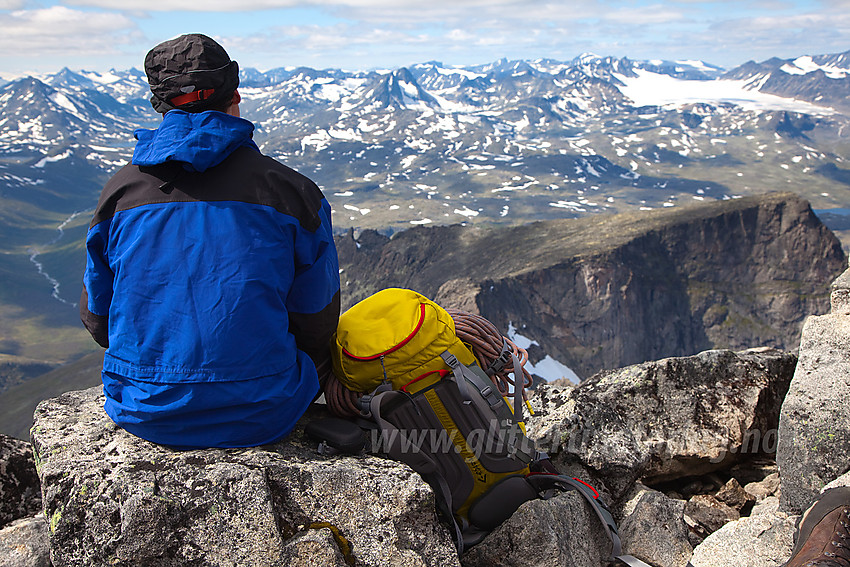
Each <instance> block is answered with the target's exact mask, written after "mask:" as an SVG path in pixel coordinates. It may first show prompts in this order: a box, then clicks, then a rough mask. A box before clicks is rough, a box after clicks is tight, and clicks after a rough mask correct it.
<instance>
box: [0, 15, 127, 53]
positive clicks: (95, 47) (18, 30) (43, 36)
mask: <svg viewBox="0 0 850 567" xmlns="http://www.w3.org/2000/svg"><path fill="white" fill-rule="evenodd" d="M0 29H2V30H3V32H2V33H0V51H2V52H4V55H6V56H15V57H37V56H40V55H44V54H56V53H65V54H67V53H74V54H76V55H81V54H87V53H94V54H102V53H104V52H106V53H109V52H110V51H114V50H115V48H116V46H117V45H122V44H128V43H130V41H131V40H132V38H136V37H137V36H138V33H137V32H136V24H135V23H134V22H133V21H132V20H130V19H129V18H127V17H126V16H124V15H121V14H114V13H98V12H83V11H79V10H72V9H70V8H66V7H64V6H52V7H50V8H45V9H42V10H18V11H13V12H8V13H0Z"/></svg>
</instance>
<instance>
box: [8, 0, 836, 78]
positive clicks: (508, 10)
mask: <svg viewBox="0 0 850 567" xmlns="http://www.w3.org/2000/svg"><path fill="white" fill-rule="evenodd" d="M182 33H204V34H206V35H209V36H211V37H213V38H215V39H216V40H218V41H219V42H220V43H221V44H222V45H224V47H225V48H226V49H227V51H228V52H229V53H230V56H231V58H233V59H235V60H237V61H238V62H239V64H240V66H241V67H243V68H247V67H254V68H257V69H259V70H261V71H266V70H269V69H273V68H277V67H290V66H307V67H313V68H317V69H326V68H335V69H345V70H351V71H355V70H370V69H382V68H397V67H401V66H404V65H412V64H415V63H423V62H426V61H440V62H442V63H444V64H446V65H477V64H482V63H489V62H492V61H496V60H498V59H500V58H508V59H538V58H551V59H556V60H562V61H569V60H571V59H572V58H574V57H576V56H578V55H580V54H582V53H588V52H589V53H595V54H597V55H602V56H607V55H611V56H616V57H629V58H631V59H639V60H641V59H668V60H696V59H699V60H703V61H706V62H708V63H711V64H714V65H718V66H721V67H724V68H726V69H731V68H734V67H736V66H737V65H740V64H742V63H744V62H746V61H749V60H754V61H763V60H765V59H769V58H770V57H780V58H782V59H790V58H795V57H798V56H800V55H820V54H829V53H842V52H844V51H848V50H850V0H705V1H703V0H668V1H653V0H648V1H645V0H571V1H559V0H426V1H422V0H418V1H416V2H413V1H408V0H170V1H167V2H151V1H150V0H125V1H121V0H64V1H58V2H56V1H30V0H0V76H3V77H7V78H8V77H14V76H20V75H23V74H27V73H51V72H56V71H59V70H60V69H62V68H63V67H68V68H70V69H72V70H74V71H79V70H87V71H98V72H105V71H108V70H109V69H118V70H124V69H129V68H131V67H136V68H141V67H142V62H143V61H144V56H145V53H147V51H148V50H149V49H150V48H151V47H153V46H154V45H156V44H157V43H159V42H161V41H164V40H166V39H170V38H172V37H175V36H177V35H180V34H182Z"/></svg>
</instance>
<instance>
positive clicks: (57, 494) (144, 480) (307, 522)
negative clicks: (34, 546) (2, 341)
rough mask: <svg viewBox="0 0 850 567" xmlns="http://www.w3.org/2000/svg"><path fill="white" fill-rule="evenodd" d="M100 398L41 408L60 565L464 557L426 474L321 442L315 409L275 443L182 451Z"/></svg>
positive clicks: (40, 439) (43, 471)
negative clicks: (308, 427) (138, 431)
mask: <svg viewBox="0 0 850 567" xmlns="http://www.w3.org/2000/svg"><path fill="white" fill-rule="evenodd" d="M102 406H103V398H102V394H101V392H100V388H92V389H89V390H83V391H78V392H69V393H66V394H63V395H62V396H60V397H58V398H54V399H51V400H46V401H44V402H42V403H41V404H40V405H39V407H38V409H37V410H36V414H35V426H34V428H33V449H34V452H35V455H36V463H37V467H38V472H39V477H40V478H41V481H42V485H43V487H44V490H43V496H44V511H45V514H46V518H47V521H48V525H49V532H50V547H51V550H52V553H53V562H54V565H57V566H58V565H61V566H87V567H89V566H97V565H123V566H135V565H138V566H142V565H144V566H146V567H150V566H168V565H254V566H263V565H302V564H303V565H307V564H309V565H317V564H321V565H354V564H356V565H364V566H367V565H375V566H377V565H400V566H431V565H434V566H444V565H458V558H457V553H456V550H455V547H454V544H453V542H452V540H451V537H450V535H449V533H448V531H447V530H446V529H445V528H444V527H443V525H441V524H440V522H439V520H438V518H437V515H436V512H435V506H434V497H433V493H432V492H431V490H430V488H429V487H428V486H427V485H426V484H425V483H424V482H423V481H422V480H421V478H420V477H419V476H418V475H417V474H415V473H413V472H412V471H411V470H410V469H409V468H408V467H406V466H404V465H400V464H397V463H394V462H392V461H388V460H385V459H381V458H377V457H371V456H354V457H335V458H327V457H322V456H320V455H318V454H317V453H316V450H315V449H316V447H315V445H314V444H313V443H312V442H311V441H309V440H308V439H307V438H306V437H305V436H304V434H303V429H302V427H303V425H304V424H305V423H306V422H308V421H309V419H310V416H309V415H308V416H307V419H302V420H301V423H300V425H299V428H298V429H296V431H295V432H293V434H292V435H290V436H289V437H288V438H287V439H286V440H285V441H283V442H281V443H278V444H275V445H269V446H264V447H255V448H248V449H225V450H215V449H206V450H202V451H183V452H178V451H172V450H170V449H167V448H164V447H161V446H159V445H155V444H153V443H149V442H147V441H144V440H142V439H139V438H137V437H134V436H132V435H130V434H128V433H126V432H124V431H123V430H122V429H120V428H118V427H116V426H115V425H114V424H113V423H112V421H111V420H110V419H109V417H108V416H107V415H106V414H105V413H104V411H103V409H102ZM311 411H313V412H316V411H317V410H311ZM314 560H316V561H319V562H318V563H316V562H315V561H314Z"/></svg>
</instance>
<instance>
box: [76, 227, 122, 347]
mask: <svg viewBox="0 0 850 567" xmlns="http://www.w3.org/2000/svg"><path fill="white" fill-rule="evenodd" d="M108 225H109V223H108V222H107V221H105V222H101V223H100V224H98V225H95V226H93V227H92V228H90V229H89V232H88V235H87V236H86V271H85V273H84V274H83V294H82V297H80V319H81V320H82V322H83V325H84V326H85V328H86V329H88V331H89V333H91V336H92V337H93V338H94V340H95V342H97V344H99V345H100V346H102V347H104V348H108V347H109V306H110V304H111V303H112V281H113V279H114V274H113V273H112V270H111V269H110V267H109V264H108V263H107V260H106V242H107V238H106V234H105V231H106V230H107V228H108Z"/></svg>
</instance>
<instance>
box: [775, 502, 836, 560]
mask: <svg viewBox="0 0 850 567" xmlns="http://www.w3.org/2000/svg"><path fill="white" fill-rule="evenodd" d="M794 539H795V545H794V550H793V551H792V552H791V558H790V559H789V560H788V562H787V563H785V565H784V566H783V567H850V487H841V488H832V489H830V490H827V491H826V492H824V493H823V494H821V496H820V497H819V498H818V499H817V500H816V501H815V502H814V504H812V505H811V506H810V507H809V509H808V510H806V511H805V512H804V513H803V515H802V516H800V520H799V521H798V523H797V532H796V533H795V537H794Z"/></svg>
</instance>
